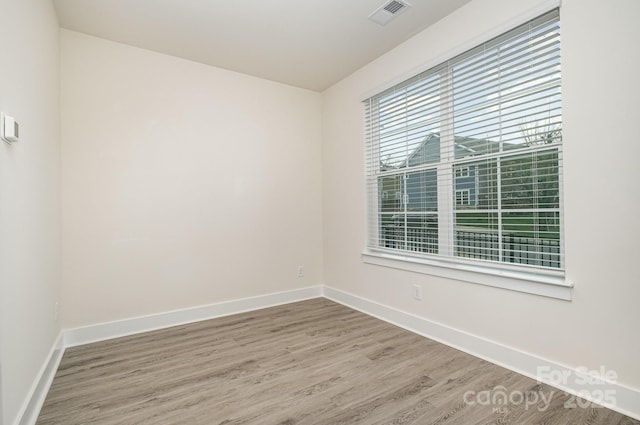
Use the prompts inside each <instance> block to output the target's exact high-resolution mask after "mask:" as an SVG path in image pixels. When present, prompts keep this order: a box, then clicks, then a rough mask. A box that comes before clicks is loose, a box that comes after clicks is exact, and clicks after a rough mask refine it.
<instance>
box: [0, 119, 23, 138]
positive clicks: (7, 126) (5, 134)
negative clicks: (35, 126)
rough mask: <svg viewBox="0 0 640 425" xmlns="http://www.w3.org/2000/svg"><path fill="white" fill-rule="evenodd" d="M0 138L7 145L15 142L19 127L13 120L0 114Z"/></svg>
mask: <svg viewBox="0 0 640 425" xmlns="http://www.w3.org/2000/svg"><path fill="white" fill-rule="evenodd" d="M0 137H1V138H2V140H4V141H5V142H7V143H13V142H17V141H18V138H19V126H18V122H17V121H16V119H15V118H13V117H10V116H9V115H6V114H5V113H4V112H3V113H2V114H0Z"/></svg>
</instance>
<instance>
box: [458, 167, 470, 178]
mask: <svg viewBox="0 0 640 425" xmlns="http://www.w3.org/2000/svg"><path fill="white" fill-rule="evenodd" d="M462 177H469V167H457V168H456V178H457V179H459V178H462Z"/></svg>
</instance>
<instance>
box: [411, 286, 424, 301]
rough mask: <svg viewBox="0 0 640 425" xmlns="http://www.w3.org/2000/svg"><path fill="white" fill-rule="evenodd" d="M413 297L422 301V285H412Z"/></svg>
mask: <svg viewBox="0 0 640 425" xmlns="http://www.w3.org/2000/svg"><path fill="white" fill-rule="evenodd" d="M413 299H414V300H418V301H422V286H421V285H413Z"/></svg>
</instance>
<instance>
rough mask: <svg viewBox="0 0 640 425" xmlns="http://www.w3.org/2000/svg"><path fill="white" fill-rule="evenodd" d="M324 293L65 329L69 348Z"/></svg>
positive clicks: (295, 293) (307, 291)
mask: <svg viewBox="0 0 640 425" xmlns="http://www.w3.org/2000/svg"><path fill="white" fill-rule="evenodd" d="M321 295H322V287H321V286H310V287H307V288H302V289H294V290H291V291H285V292H276V293H272V294H266V295H259V296H256V297H250V298H241V299H237V300H231V301H225V302H220V303H216V304H209V305H203V306H199V307H192V308H186V309H183V310H175V311H170V312H166V313H159V314H152V315H149V316H141V317H134V318H131V319H124V320H119V321H115V322H108V323H99V324H97V325H90V326H84V327H81V328H75V329H68V330H66V331H65V332H64V345H65V347H73V346H76V345H82V344H88V343H91V342H97V341H103V340H106V339H112V338H117V337H121V336H127V335H133V334H137V333H141V332H148V331H153V330H157V329H163V328H168V327H171V326H178V325H183V324H185V323H193V322H199V321H201V320H208V319H214V318H216V317H222V316H228V315H231V314H237V313H243V312H246V311H251V310H257V309H261V308H267V307H273V306H276V305H281V304H287V303H292V302H296V301H303V300H307V299H310V298H318V297H320V296H321Z"/></svg>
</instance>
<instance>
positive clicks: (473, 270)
mask: <svg viewBox="0 0 640 425" xmlns="http://www.w3.org/2000/svg"><path fill="white" fill-rule="evenodd" d="M362 260H363V261H364V262H365V263H367V264H374V265H377V266H383V267H390V268H393V269H399V270H406V271H411V272H415V273H422V274H428V275H431V276H439V277H445V278H449V279H455V280H460V281H463V282H471V283H478V284H480V285H486V286H493V287H496V288H503V289H508V290H511V291H518V292H525V293H528V294H535V295H541V296H544V297H550V298H557V299H560V300H566V301H571V294H572V288H573V283H572V282H569V281H567V280H565V277H564V276H561V275H545V274H538V273H527V272H524V271H514V270H503V269H498V268H493V267H485V266H481V265H469V264H460V263H452V262H446V261H438V260H432V259H425V258H417V257H411V256H408V255H401V254H395V253H393V254H392V253H387V252H378V251H372V250H367V251H365V252H363V253H362Z"/></svg>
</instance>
